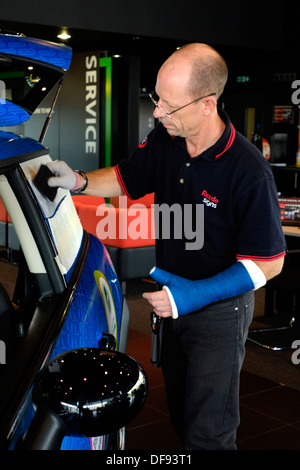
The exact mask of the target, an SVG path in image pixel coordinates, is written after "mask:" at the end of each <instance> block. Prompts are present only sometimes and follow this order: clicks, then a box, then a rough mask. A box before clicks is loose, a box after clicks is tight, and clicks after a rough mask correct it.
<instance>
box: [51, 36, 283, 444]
mask: <svg viewBox="0 0 300 470" xmlns="http://www.w3.org/2000/svg"><path fill="white" fill-rule="evenodd" d="M226 80H227V66H226V64H225V62H224V60H223V58H222V57H221V56H220V55H219V54H218V53H217V51H215V50H214V49H213V48H211V47H209V46H207V45H205V44H189V45H187V46H184V47H183V48H181V49H179V50H177V51H176V52H175V53H174V54H172V56H171V57H170V58H169V59H168V60H167V61H166V62H165V63H164V64H163V65H162V67H161V68H160V70H159V72H158V75H157V81H156V87H155V92H156V95H157V96H154V95H153V94H151V99H152V101H153V102H154V105H155V109H154V116H155V118H157V119H159V120H160V123H159V124H158V125H157V126H156V128H155V129H154V130H153V131H152V132H151V133H150V134H149V136H148V137H147V139H146V140H145V141H144V142H143V143H142V144H140V145H139V147H138V149H137V150H136V151H135V152H134V153H133V154H132V155H131V157H130V158H129V159H128V160H127V161H122V162H120V163H119V164H118V165H117V166H116V167H115V168H107V169H101V170H96V171H93V172H91V173H89V174H88V175H85V174H84V173H81V174H78V173H74V172H73V171H72V170H71V169H70V168H69V167H67V166H66V165H65V164H64V163H63V162H54V163H53V164H50V168H51V169H52V171H53V172H54V174H55V175H56V176H55V177H53V178H50V180H49V185H51V186H62V187H65V188H67V189H73V190H74V189H75V190H79V191H80V190H84V192H85V193H87V194H93V195H98V196H105V197H110V196H118V195H121V194H123V193H125V194H127V195H128V196H129V197H131V198H132V199H137V198H139V197H142V196H143V195H145V194H147V193H151V192H155V202H156V204H157V205H160V204H167V205H168V206H169V207H172V206H173V204H180V207H181V208H182V211H183V213H184V211H185V210H186V208H187V205H192V206H193V207H194V208H195V207H196V206H197V205H199V204H201V205H203V204H204V243H203V246H202V248H201V249H196V250H193V249H187V245H186V236H185V234H183V235H182V237H178V236H176V234H175V231H174V230H173V231H172V230H171V231H170V237H168V238H163V237H158V239H157V243H156V258H157V267H156V268H155V269H154V270H153V272H152V273H151V275H152V277H153V278H154V279H155V280H157V281H158V282H159V283H160V284H162V285H163V286H164V287H163V289H161V290H159V291H157V292H152V293H145V294H144V298H145V299H147V300H148V301H149V303H150V304H151V306H152V307H153V309H154V311H155V312H156V313H157V314H158V315H159V316H161V317H164V318H165V321H164V336H163V349H162V351H163V352H162V369H163V373H164V377H165V383H166V392H167V398H168V404H169V409H170V415H171V420H172V423H173V425H174V427H175V429H176V430H177V432H178V434H179V436H180V437H181V439H182V442H183V445H184V447H185V448H186V449H235V448H236V445H235V438H236V429H237V427H238V424H239V395H238V393H239V374H240V370H241V366H242V362H243V359H244V354H245V341H246V337H247V331H248V327H249V324H250V322H251V320H252V315H253V309H254V294H253V291H254V290H255V289H256V288H258V287H260V286H262V285H264V284H265V282H266V281H267V280H268V279H271V278H272V277H274V276H276V275H277V274H279V273H280V271H281V269H282V265H283V259H284V255H285V251H284V250H285V244H284V239H283V234H282V230H281V224H280V215H279V209H278V202H277V192H276V188H275V184H274V180H273V177H272V172H271V170H270V167H269V165H268V162H267V161H266V160H265V159H264V158H263V157H262V155H261V154H260V152H258V150H257V149H256V148H255V147H254V146H252V145H251V144H250V143H249V142H248V141H247V140H246V139H245V138H244V137H243V136H241V135H240V134H239V133H238V132H236V131H235V129H234V127H233V125H232V124H231V123H230V121H229V118H228V116H227V115H226V114H225V112H224V111H222V110H219V109H218V108H217V100H218V98H219V96H220V95H221V94H222V92H223V89H224V86H225V83H226ZM192 219H193V220H191V221H190V222H191V224H193V227H195V220H194V219H195V212H194V213H193V217H192Z"/></svg>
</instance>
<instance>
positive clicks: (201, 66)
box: [161, 43, 228, 98]
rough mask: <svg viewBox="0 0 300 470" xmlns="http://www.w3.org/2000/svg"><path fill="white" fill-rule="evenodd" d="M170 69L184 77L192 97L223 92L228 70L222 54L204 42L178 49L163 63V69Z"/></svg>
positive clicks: (217, 95)
mask: <svg viewBox="0 0 300 470" xmlns="http://www.w3.org/2000/svg"><path fill="white" fill-rule="evenodd" d="M166 69H167V70H169V71H170V72H171V73H173V74H174V79H175V75H178V76H179V75H181V77H182V78H183V77H184V82H185V83H186V87H187V89H186V91H187V92H188V93H189V94H190V96H191V97H194V98H197V97H198V96H204V95H208V94H209V93H216V97H217V98H219V96H220V95H221V94H222V93H223V90H224V87H225V84H226V81H227V77H228V70H227V65H226V63H225V61H224V59H223V58H222V56H221V55H220V54H219V53H218V52H217V51H216V50H215V49H213V48H212V47H210V46H208V45H207V44H202V43H192V44H187V45H186V46H183V47H181V48H180V49H178V50H176V51H175V52H174V53H173V54H172V55H171V56H170V57H169V58H168V59H167V60H166V62H165V63H164V64H163V65H162V67H161V70H166Z"/></svg>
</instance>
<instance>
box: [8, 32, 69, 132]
mask: <svg viewBox="0 0 300 470" xmlns="http://www.w3.org/2000/svg"><path fill="white" fill-rule="evenodd" d="M71 58H72V49H71V48H70V47H68V46H65V45H64V44H55V43H52V42H48V41H44V40H40V39H35V38H29V37H26V36H21V35H15V34H3V33H1V31H0V127H8V126H16V125H19V124H22V123H23V122H25V121H27V120H28V119H29V118H30V116H31V114H32V113H33V112H34V110H35V109H36V108H37V107H38V106H39V104H40V103H41V102H42V101H43V99H44V98H45V97H46V96H47V95H48V94H49V92H50V91H51V90H52V89H53V88H54V86H55V85H56V84H57V83H59V82H60V81H61V80H62V79H63V77H64V75H65V73H66V71H67V70H68V68H69V66H70V63H71Z"/></svg>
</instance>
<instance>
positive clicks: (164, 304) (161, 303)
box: [143, 290, 172, 318]
mask: <svg viewBox="0 0 300 470" xmlns="http://www.w3.org/2000/svg"><path fill="white" fill-rule="evenodd" d="M143 298H144V299H146V300H147V301H148V302H149V304H150V305H151V306H152V308H153V310H154V312H155V313H156V315H158V316H160V317H164V318H166V317H171V316H172V308H171V304H170V301H169V297H168V294H167V293H166V291H165V290H160V291H157V292H145V293H144V294H143Z"/></svg>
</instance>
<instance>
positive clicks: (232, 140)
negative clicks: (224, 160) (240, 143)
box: [215, 123, 235, 160]
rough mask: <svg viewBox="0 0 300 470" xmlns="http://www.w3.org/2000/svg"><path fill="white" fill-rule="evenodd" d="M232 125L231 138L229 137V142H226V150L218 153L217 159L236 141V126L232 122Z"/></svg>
mask: <svg viewBox="0 0 300 470" xmlns="http://www.w3.org/2000/svg"><path fill="white" fill-rule="evenodd" d="M230 126H231V132H230V136H229V139H228V142H227V144H226V147H225V148H224V150H223V151H222V152H221V153H219V154H218V155H216V156H215V159H216V160H217V158H219V157H220V156H221V155H222V154H223V153H225V152H226V151H227V150H228V149H229V148H230V147H231V145H232V144H233V142H234V138H235V128H234V127H233V125H232V123H230Z"/></svg>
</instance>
